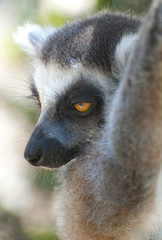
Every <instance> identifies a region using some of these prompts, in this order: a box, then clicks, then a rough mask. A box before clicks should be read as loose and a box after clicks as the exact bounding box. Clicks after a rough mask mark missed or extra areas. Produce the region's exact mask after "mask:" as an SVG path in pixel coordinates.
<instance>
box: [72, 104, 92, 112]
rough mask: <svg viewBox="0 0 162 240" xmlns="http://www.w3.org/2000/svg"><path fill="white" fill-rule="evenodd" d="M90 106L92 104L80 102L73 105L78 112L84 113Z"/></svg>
mask: <svg viewBox="0 0 162 240" xmlns="http://www.w3.org/2000/svg"><path fill="white" fill-rule="evenodd" d="M91 105H92V103H86V102H81V103H76V104H74V107H75V109H76V110H77V111H79V112H85V111H87V110H88V109H89V108H90V107H91Z"/></svg>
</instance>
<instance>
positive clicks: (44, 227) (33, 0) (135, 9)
mask: <svg viewBox="0 0 162 240" xmlns="http://www.w3.org/2000/svg"><path fill="white" fill-rule="evenodd" d="M149 4H150V0H122V1H121V0H88V1H87V0H0V18H1V19H0V164H1V165H0V240H23V239H28V240H56V239H58V238H57V236H56V235H55V233H54V225H53V214H52V211H53V210H52V203H53V198H54V191H53V190H54V187H57V186H58V183H57V172H56V171H55V170H54V171H49V170H42V169H36V168H34V167H32V166H29V164H28V163H26V162H25V160H24V159H23V150H24V147H25V144H26V142H27V139H28V138H29V136H30V133H31V131H32V128H33V126H34V124H35V123H36V119H37V117H38V115H39V111H38V109H37V106H35V103H34V102H32V101H31V100H30V98H28V96H29V95H30V93H29V90H28V77H27V71H28V69H27V67H26V63H27V60H26V57H25V56H24V55H23V53H21V51H20V50H19V49H18V47H17V46H16V45H15V44H14V42H13V40H12V35H13V33H14V32H15V31H16V27H17V26H18V25H22V24H24V22H27V21H30V22H34V23H38V24H41V25H54V26H55V27H58V26H61V25H63V24H64V23H65V22H68V21H73V20H75V19H77V18H78V17H81V16H87V15H91V14H93V13H95V12H97V11H99V10H102V9H110V10H112V11H122V12H126V13H129V14H132V15H134V14H138V15H140V16H141V15H143V14H144V13H145V12H146V11H147V8H148V6H149Z"/></svg>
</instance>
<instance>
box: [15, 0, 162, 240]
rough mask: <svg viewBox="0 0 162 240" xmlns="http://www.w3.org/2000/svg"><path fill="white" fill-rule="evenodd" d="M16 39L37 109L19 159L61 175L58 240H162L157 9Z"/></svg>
mask: <svg viewBox="0 0 162 240" xmlns="http://www.w3.org/2000/svg"><path fill="white" fill-rule="evenodd" d="M15 39H16V41H17V43H18V44H19V45H20V46H21V48H22V49H23V50H24V51H25V52H26V53H27V54H28V55H29V56H30V58H31V62H32V67H33V71H32V76H33V78H32V80H31V83H30V84H31V91H32V94H33V96H34V98H35V99H36V100H37V101H38V102H39V105H40V108H41V114H40V118H39V120H38V123H37V124H36V127H35V129H34V131H33V133H32V135H31V138H30V140H29V142H28V143H27V146H26V149H25V153H24V155H25V158H26V160H27V161H28V162H29V163H31V164H32V165H34V166H43V167H48V168H57V167H60V175H61V180H62V185H61V187H60V192H59V194H58V196H57V198H56V203H55V215H56V224H57V229H58V234H59V236H60V239H62V240H65V239H66V240H161V239H162V193H161V190H162V189H161V186H162V185H161V181H162V174H161V165H162V159H161V158H162V0H157V1H155V2H153V4H152V6H151V8H150V11H149V13H148V15H147V16H146V18H145V19H144V20H139V19H136V18H132V17H129V16H124V15H121V14H112V13H109V12H102V13H100V14H98V15H96V16H94V17H90V18H86V19H82V20H79V21H77V22H74V23H70V24H67V25H65V26H63V27H61V28H58V29H55V28H42V27H39V26H37V25H30V24H27V25H25V26H24V27H20V28H19V29H18V32H17V34H16V35H15Z"/></svg>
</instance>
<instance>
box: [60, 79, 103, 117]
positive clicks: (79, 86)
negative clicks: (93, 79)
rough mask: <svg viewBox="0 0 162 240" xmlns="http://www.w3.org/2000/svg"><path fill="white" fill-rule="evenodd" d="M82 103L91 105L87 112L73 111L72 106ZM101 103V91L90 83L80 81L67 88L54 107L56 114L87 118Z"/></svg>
mask: <svg viewBox="0 0 162 240" xmlns="http://www.w3.org/2000/svg"><path fill="white" fill-rule="evenodd" d="M82 102H88V103H91V104H92V106H91V107H90V109H89V110H88V111H86V112H79V111H77V110H76V109H75V107H74V105H75V104H76V103H82ZM101 102H103V93H102V92H101V90H99V89H98V88H97V87H95V86H93V84H92V83H90V82H89V83H88V82H86V81H83V80H81V81H78V82H77V83H75V84H74V85H73V86H71V87H69V89H67V91H66V93H65V94H64V95H63V96H61V97H58V100H57V104H56V106H57V109H58V111H57V112H60V113H65V114H68V115H75V116H79V117H80V116H89V115H90V114H91V113H92V112H93V111H94V110H95V108H96V107H98V106H99V105H100V106H102V104H101Z"/></svg>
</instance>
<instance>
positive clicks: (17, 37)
mask: <svg viewBox="0 0 162 240" xmlns="http://www.w3.org/2000/svg"><path fill="white" fill-rule="evenodd" d="M55 31H56V29H55V28H42V27H40V26H39V25H35V24H29V23H27V24H26V25H24V26H21V27H18V28H17V32H16V33H15V34H14V35H13V38H14V41H15V42H16V43H17V44H18V45H19V46H20V48H21V49H22V50H23V51H24V52H25V53H27V54H28V55H30V56H34V55H35V54H36V52H37V51H39V49H40V48H41V46H42V44H43V42H44V41H45V40H46V39H47V37H48V36H49V35H50V34H52V33H53V32H55Z"/></svg>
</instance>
